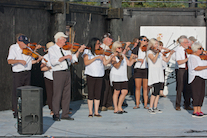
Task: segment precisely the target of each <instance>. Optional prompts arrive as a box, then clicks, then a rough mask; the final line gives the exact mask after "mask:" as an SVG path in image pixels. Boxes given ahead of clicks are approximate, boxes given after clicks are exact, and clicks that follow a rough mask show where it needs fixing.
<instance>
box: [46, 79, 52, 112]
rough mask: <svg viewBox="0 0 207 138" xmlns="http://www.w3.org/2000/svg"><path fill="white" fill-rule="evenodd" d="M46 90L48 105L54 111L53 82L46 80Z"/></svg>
mask: <svg viewBox="0 0 207 138" xmlns="http://www.w3.org/2000/svg"><path fill="white" fill-rule="evenodd" d="M44 80H45V89H46V93H47V105H48V107H49V109H50V110H51V111H52V97H53V80H50V79H48V78H45V77H44Z"/></svg>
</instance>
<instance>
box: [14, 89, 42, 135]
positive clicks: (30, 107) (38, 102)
mask: <svg viewBox="0 0 207 138" xmlns="http://www.w3.org/2000/svg"><path fill="white" fill-rule="evenodd" d="M17 101H18V103H17V110H18V115H17V123H18V133H19V134H27V135H30V134H31V135H36V134H38V135H39V134H42V133H43V117H42V107H43V89H42V88H40V87H35V86H22V87H18V88H17Z"/></svg>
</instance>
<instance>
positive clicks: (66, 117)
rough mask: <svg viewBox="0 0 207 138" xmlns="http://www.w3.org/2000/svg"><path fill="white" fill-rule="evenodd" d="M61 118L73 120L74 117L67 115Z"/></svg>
mask: <svg viewBox="0 0 207 138" xmlns="http://www.w3.org/2000/svg"><path fill="white" fill-rule="evenodd" d="M61 119H63V120H74V118H72V117H70V116H68V117H62V118H61Z"/></svg>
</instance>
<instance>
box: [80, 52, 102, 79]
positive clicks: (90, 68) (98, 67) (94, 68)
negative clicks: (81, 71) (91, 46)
mask: <svg viewBox="0 0 207 138" xmlns="http://www.w3.org/2000/svg"><path fill="white" fill-rule="evenodd" d="M84 55H88V59H89V60H90V59H93V58H95V57H97V56H100V55H93V54H92V53H91V50H88V49H85V50H84V52H83V55H82V57H84ZM104 73H105V70H104V65H103V61H102V60H100V59H96V60H95V61H94V62H92V63H91V64H89V65H87V66H85V74H86V75H89V76H92V77H103V76H104Z"/></svg>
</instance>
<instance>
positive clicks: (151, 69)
mask: <svg viewBox="0 0 207 138" xmlns="http://www.w3.org/2000/svg"><path fill="white" fill-rule="evenodd" d="M158 46H159V44H158V41H157V40H156V39H154V38H152V39H150V41H149V44H148V50H147V59H148V86H152V87H153V88H154V89H153V92H152V95H151V98H150V107H149V109H148V112H149V113H150V114H155V113H161V112H162V111H161V110H159V109H157V104H158V100H159V93H160V87H161V84H162V83H164V74H163V69H162V55H161V54H160V49H159V47H158Z"/></svg>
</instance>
